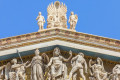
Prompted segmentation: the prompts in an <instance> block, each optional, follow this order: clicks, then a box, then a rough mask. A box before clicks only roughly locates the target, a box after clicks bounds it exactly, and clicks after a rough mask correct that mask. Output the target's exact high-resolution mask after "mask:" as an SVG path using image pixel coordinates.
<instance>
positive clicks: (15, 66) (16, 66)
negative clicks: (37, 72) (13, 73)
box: [12, 64, 24, 68]
mask: <svg viewBox="0 0 120 80" xmlns="http://www.w3.org/2000/svg"><path fill="white" fill-rule="evenodd" d="M21 66H24V64H19V65H12V68H19V67H21Z"/></svg>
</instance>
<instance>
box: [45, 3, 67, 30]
mask: <svg viewBox="0 0 120 80" xmlns="http://www.w3.org/2000/svg"><path fill="white" fill-rule="evenodd" d="M47 12H48V17H47V28H53V27H61V28H67V16H66V12H67V7H66V5H65V4H63V3H62V4H61V3H60V2H59V1H56V2H55V3H54V4H53V3H51V4H50V5H49V6H48V8H47Z"/></svg>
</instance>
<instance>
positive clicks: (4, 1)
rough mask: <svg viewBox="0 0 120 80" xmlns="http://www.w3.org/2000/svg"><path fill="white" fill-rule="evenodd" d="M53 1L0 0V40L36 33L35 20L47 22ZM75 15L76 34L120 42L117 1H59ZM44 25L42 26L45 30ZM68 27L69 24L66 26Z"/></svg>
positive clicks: (119, 8) (119, 4)
mask: <svg viewBox="0 0 120 80" xmlns="http://www.w3.org/2000/svg"><path fill="white" fill-rule="evenodd" d="M55 1H56V0H0V38H6V37H11V36H16V35H21V34H27V33H32V32H37V31H38V25H37V21H36V17H37V16H38V12H39V11H41V12H42V15H43V16H44V17H45V20H46V19H47V6H48V5H49V4H50V3H51V2H55ZM59 1H60V2H63V3H65V4H66V6H67V8H68V12H67V18H69V16H70V12H71V11H74V13H75V14H77V15H78V17H79V19H78V23H77V27H76V30H77V31H78V32H83V33H88V34H93V35H98V36H104V37H109V38H114V39H120V0H59ZM46 25H47V22H46V23H45V28H46ZM68 26H70V25H69V23H68Z"/></svg>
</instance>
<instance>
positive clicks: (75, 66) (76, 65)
mask: <svg viewBox="0 0 120 80" xmlns="http://www.w3.org/2000/svg"><path fill="white" fill-rule="evenodd" d="M71 64H72V70H71V72H70V74H69V80H71V78H72V75H73V79H72V80H76V76H77V71H78V70H79V72H80V75H81V77H82V78H83V80H86V77H85V75H84V71H83V65H85V73H87V63H86V60H85V59H84V54H83V53H81V52H80V53H78V55H77V56H75V57H73V58H72V60H71Z"/></svg>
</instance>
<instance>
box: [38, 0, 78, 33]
mask: <svg viewBox="0 0 120 80" xmlns="http://www.w3.org/2000/svg"><path fill="white" fill-rule="evenodd" d="M47 12H48V15H47V28H55V27H59V28H63V29H67V16H66V13H67V7H66V5H65V4H63V3H60V2H59V1H56V2H55V3H54V4H53V3H51V4H50V5H49V6H48V8H47ZM36 20H38V26H39V30H38V31H41V30H43V27H44V23H45V19H44V16H42V15H41V12H39V15H38V16H37V18H36ZM77 21H78V16H77V15H76V14H74V12H71V15H70V17H69V20H68V22H69V23H70V30H75V27H76V24H77Z"/></svg>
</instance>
